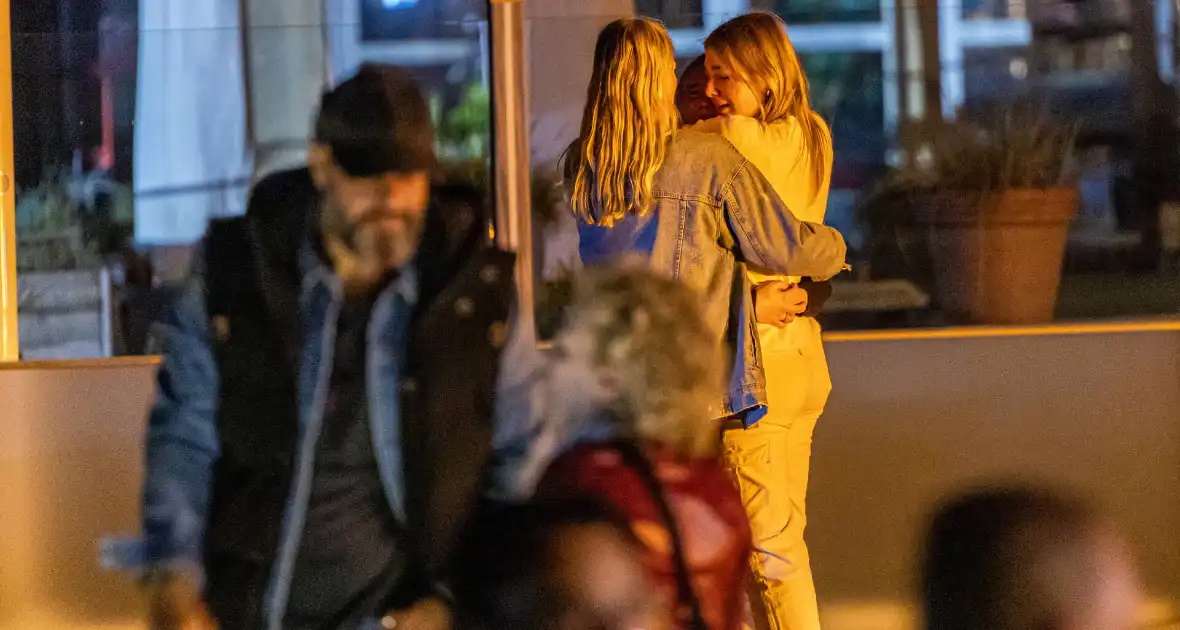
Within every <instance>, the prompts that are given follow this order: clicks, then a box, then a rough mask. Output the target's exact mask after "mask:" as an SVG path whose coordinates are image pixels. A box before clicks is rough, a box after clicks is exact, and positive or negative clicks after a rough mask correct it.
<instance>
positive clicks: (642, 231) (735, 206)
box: [579, 129, 846, 425]
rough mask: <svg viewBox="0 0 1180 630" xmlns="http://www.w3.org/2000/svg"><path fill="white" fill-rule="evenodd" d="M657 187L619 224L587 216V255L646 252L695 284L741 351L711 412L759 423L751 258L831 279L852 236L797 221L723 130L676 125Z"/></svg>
mask: <svg viewBox="0 0 1180 630" xmlns="http://www.w3.org/2000/svg"><path fill="white" fill-rule="evenodd" d="M653 193H654V194H653V197H654V203H653V206H652V207H651V208H649V209H648V211H647V212H644V213H641V214H637V215H631V216H628V217H627V218H626V219H624V220H622V221H620V222H618V223H616V224H615V225H614V226H613V227H610V228H608V227H603V226H600V225H596V224H588V223H584V222H582V223H580V225H579V253H580V254H581V258H582V262H583V264H587V265H592V264H595V263H598V262H603V261H607V260H611V259H614V258H617V257H619V256H624V255H638V256H641V257H646V258H648V259H649V261H650V264H651V266H652V267H653V268H655V269H657V270H661V271H664V272H666V273H668V274H669V275H671V276H672V277H674V278H678V279H680V280H682V281H684V282H685V283H687V284H688V285H689V286H691V287H693V288H695V289H697V290H698V291H699V292H700V294H701V310H702V311H703V314H704V316H705V320H706V321H707V322H708V323H709V324H710V325H711V326H712V328H713V330H715V331H716V333H717V337H718V340H719V341H722V340H723V341H724V342H725V343H726V344H728V346H729V347H730V348H731V349H732V351H733V353H734V366H733V372H732V377H731V379H730V383H729V391H728V392H727V395H726V398H725V400H724V401H721V404H720V405H719V409H716V410H710V411H711V415H714V416H717V417H721V416H734V415H740V416H742V417H743V418H744V419H745V421H746V423H747V425H749V424H753V423H754V422H757V421H758V419H760V418H761V416H762V415H764V413H765V408H766V383H765V376H764V375H763V373H762V359H761V356H760V355H761V349H760V347H759V344H758V335H757V328H756V321H755V318H754V308H753V299H752V294H751V290H752V287H751V285H750V281H749V279H748V278H747V276H746V273H745V265H746V263H749V264H751V265H755V266H757V267H759V268H762V269H767V270H770V271H772V272H775V273H780V274H785V275H791V276H813V277H821V278H827V277H831V276H834V275H836V274H837V273H839V272H840V270H841V268H842V267H843V266H844V257H845V253H846V250H845V244H844V239H843V237H841V236H840V233H839V232H837V231H836V230H834V229H832V228H830V227H827V226H825V225H821V224H818V223H808V222H804V221H800V220H799V219H797V218H796V217H795V215H794V214H792V213H791V209H790V208H788V207H787V206H786V204H785V203H783V201H782V199H780V198H779V196H778V195H777V194H775V192H774V190H773V188H772V187H771V186H770V183H769V182H767V180H766V178H765V177H763V176H762V174H761V173H759V172H758V169H757V168H755V167H754V166H753V165H752V164H751V163H750V162H749V161H748V160H746V159H745V158H744V157H742V155H741V154H740V153H738V151H737V150H736V149H735V148H734V147H733V145H731V144H730V143H729V141H727V140H725V139H724V138H722V137H720V136H716V135H711V134H704V133H700V132H697V131H692V130H687V129H686V130H681V131H680V132H678V133H677V134H676V135H675V136H674V137H673V139H672V140H671V141H670V142H669V145H668V151H667V157H666V158H665V160H664V164H663V166H662V167H661V168H660V170H659V172H657V173H656V178H655V187H654V191H653Z"/></svg>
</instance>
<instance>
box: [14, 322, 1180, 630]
mask: <svg viewBox="0 0 1180 630" xmlns="http://www.w3.org/2000/svg"><path fill="white" fill-rule="evenodd" d="M837 338H839V337H837ZM844 339H846V340H844V341H832V342H830V343H829V344H828V346H827V347H828V355H829V360H830V363H831V367H832V376H833V381H834V382H835V392H834V393H833V396H832V400H831V403H830V405H829V407H828V411H827V413H826V414H825V415H824V417H823V418H822V419H821V420H820V424H819V427H818V429H817V432H816V437H815V446H814V458H813V465H812V483H811V495H810V512H811V514H810V519H809V540H810V543H811V547H812V558H813V562H814V569H815V574H816V580H817V587H818V589H819V592H820V596H821V599H822V600H823V601H824V604H825V607H827V608H828V610H829V611H830V616H829V619H831V620H832V621H835V619H836V617H837V616H841V618H850V619H852V623H850V624H849V625H845V624H844V623H839V624H834V623H829V624H828V626H827V627H829V628H834V627H835V626H836V625H839V626H841V627H861V628H869V627H873V628H885V627H886V626H885V625H881V624H876V625H873V624H868V625H866V623H861V624H860V625H857V623H856V620H858V619H860V620H865V619H868V618H869V617H868V616H869V615H871V614H873V610H869V609H866V611H865V612H863V614H862V613H861V612H860V610H859V609H858V608H856V606H858V605H860V604H863V603H865V602H878V601H880V602H891V603H894V604H896V603H904V602H905V601H907V600H909V599H910V597H911V593H912V590H911V588H912V584H913V565H914V559H915V557H916V549H917V542H918V533H919V531H920V528H921V526H922V524H923V522H924V518H925V517H926V515H927V514H928V513H929V511H930V509H931V507H932V506H933V505H934V504H935V502H936V501H937V500H938V499H939V498H940V497H942V496H944V495H945V494H946V493H947V492H949V491H951V490H952V489H954V488H956V487H958V486H960V485H961V484H963V483H968V482H973V481H977V480H981V479H988V478H992V477H996V476H1003V477H1021V478H1028V479H1040V480H1047V481H1050V482H1053V483H1057V484H1062V485H1066V486H1069V487H1074V488H1077V489H1079V490H1081V491H1083V492H1087V493H1089V494H1090V495H1092V496H1094V497H1095V498H1096V499H1097V500H1098V501H1099V502H1100V503H1101V504H1102V505H1103V506H1105V507H1106V508H1108V509H1109V510H1110V511H1111V512H1112V513H1113V514H1114V516H1115V517H1116V519H1117V521H1118V522H1119V523H1120V525H1121V526H1122V527H1123V528H1124V529H1125V530H1126V531H1127V532H1128V534H1129V535H1130V537H1131V539H1132V541H1133V542H1134V544H1135V548H1136V549H1137V550H1138V552H1139V555H1140V561H1141V564H1142V567H1143V570H1144V575H1145V577H1146V579H1147V583H1148V585H1149V588H1150V589H1151V591H1152V593H1153V594H1155V595H1157V596H1161V597H1164V598H1165V599H1172V600H1180V536H1177V535H1176V532H1180V499H1177V498H1176V488H1178V487H1180V332H1166V331H1157V332H1125V333H1113V334H1083V335H1074V336H1037V335H1033V336H999V337H968V338H952V339H905V340H888V339H885V340H868V339H863V338H859V339H854V340H847V339H848V337H847V336H845V337H844ZM96 365H101V366H105V367H96ZM153 372H154V367H153V366H152V365H151V364H150V363H148V362H146V361H136V360H131V361H126V360H124V361H111V362H104V363H101V364H77V363H75V364H56V365H55V366H54V367H52V369H46V366H45V365H38V364H33V365H25V366H13V367H9V368H7V369H0V408H3V409H4V410H5V413H4V414H3V424H4V436H5V438H4V439H3V440H0V532H3V536H0V566H3V567H4V570H3V571H0V629H2V630H9V629H13V630H15V629H18V628H19V629H21V630H27V629H29V628H37V629H38V630H54V629H55V628H63V629H64V628H80V627H81V628H97V627H109V628H115V627H128V628H131V627H138V626H136V625H134V624H135V621H136V617H137V614H138V611H139V610H140V609H141V608H140V607H141V602H140V601H139V598H138V597H137V595H136V592H135V589H134V588H133V586H132V585H131V584H130V583H129V582H128V581H127V580H126V579H124V578H123V577H121V576H119V575H114V574H109V573H104V572H102V571H101V570H100V569H99V568H98V566H97V564H96V555H97V541H98V538H99V537H100V536H102V535H104V534H107V533H112V532H132V531H134V530H135V529H136V528H137V522H138V494H139V487H140V483H141V472H140V463H141V459H142V454H141V439H142V433H143V426H144V418H145V412H146V409H147V406H148V404H149V399H150V397H151V395H152V391H153V387H154V385H153V379H152V376H153Z"/></svg>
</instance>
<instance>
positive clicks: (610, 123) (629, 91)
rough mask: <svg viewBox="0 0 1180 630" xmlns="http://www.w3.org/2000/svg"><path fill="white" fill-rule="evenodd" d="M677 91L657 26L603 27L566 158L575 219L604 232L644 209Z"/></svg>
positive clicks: (621, 23)
mask: <svg viewBox="0 0 1180 630" xmlns="http://www.w3.org/2000/svg"><path fill="white" fill-rule="evenodd" d="M675 93H676V58H675V54H674V50H673V48H672V39H671V38H670V37H668V32H667V31H666V30H664V27H663V25H661V24H660V23H659V22H657V21H655V20H652V19H649V18H643V17H639V18H623V19H619V20H615V21H614V22H611V23H610V24H608V25H606V27H605V28H603V29H602V32H601V33H599V35H598V43H597V44H596V45H595V47H594V70H593V73H592V74H591V76H590V84H589V86H588V87H587V88H586V107H585V109H584V110H583V112H582V129H581V132H580V134H579V136H578V140H576V141H575V142H574V143H573V145H571V147H570V149H569V151H568V152H567V154H566V158H565V160H566V165H565V172H566V175H567V184H568V183H569V182H570V181H572V182H573V185H572V191H571V199H570V204H571V206H572V207H573V210H574V212H575V213H576V214H577V215H578V216H580V217H582V218H583V219H584V220H585V221H587V222H589V223H597V224H599V225H604V226H608V227H609V226H612V225H614V224H615V223H616V222H617V221H620V220H622V219H623V218H625V217H626V216H628V215H629V214H643V213H645V212H647V211H648V209H649V208H650V207H651V199H652V188H653V187H654V185H655V175H656V171H658V170H660V167H661V166H662V165H663V163H664V156H665V153H666V151H667V144H668V139H669V137H670V136H671V135H672V134H673V133H675V131H676V128H677V127H678V126H679V122H680V116H679V114H678V113H677V111H676V97H675Z"/></svg>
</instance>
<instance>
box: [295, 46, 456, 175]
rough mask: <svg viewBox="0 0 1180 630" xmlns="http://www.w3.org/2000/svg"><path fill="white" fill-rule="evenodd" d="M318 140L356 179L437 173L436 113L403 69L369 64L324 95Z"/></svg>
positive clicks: (318, 119) (316, 126) (318, 120)
mask: <svg viewBox="0 0 1180 630" xmlns="http://www.w3.org/2000/svg"><path fill="white" fill-rule="evenodd" d="M315 140H316V141H317V142H320V143H322V144H325V145H327V146H328V147H329V148H331V150H332V156H333V159H334V160H335V162H336V164H338V165H339V166H340V168H341V169H343V170H344V172H346V173H348V174H349V175H352V176H353V177H371V176H374V175H380V174H382V173H391V172H394V173H396V172H401V173H404V172H410V171H429V170H433V169H434V167H435V154H434V129H433V127H432V125H431V121H430V108H429V107H428V106H427V104H426V100H425V99H424V98H423V96H422V91H421V90H420V89H419V88H418V84H417V83H416V82H415V81H414V80H413V79H412V78H410V76H409V74H408V73H406V72H405V71H404V70H402V69H401V68H397V67H395V66H391V65H387V64H378V63H368V64H365V65H363V66H361V68H360V70H358V71H357V73H356V74H355V75H353V76H352V77H351V78H349V79H348V80H346V81H344V82H343V83H341V84H340V85H338V86H336V88H335V89H333V90H331V91H329V92H327V93H325V94H324V96H323V99H322V100H321V101H320V112H319V116H317V118H316V123H315Z"/></svg>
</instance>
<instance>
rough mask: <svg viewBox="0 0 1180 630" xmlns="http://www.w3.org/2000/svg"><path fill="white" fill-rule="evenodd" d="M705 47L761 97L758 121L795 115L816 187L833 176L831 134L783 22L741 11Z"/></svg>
mask: <svg viewBox="0 0 1180 630" xmlns="http://www.w3.org/2000/svg"><path fill="white" fill-rule="evenodd" d="M705 50H707V51H709V52H712V53H713V54H714V55H717V56H718V57H720V58H722V59H723V60H725V62H726V63H727V64H729V67H730V68H731V69H732V70H733V72H734V74H736V75H737V79H738V80H740V81H741V82H742V83H745V84H746V86H748V87H749V88H750V90H751V91H752V92H754V94H756V95H760V96H761V98H760V99H759V103H760V105H761V108H760V111H759V116H758V119H759V120H761V121H762V122H763V123H765V124H770V123H773V122H778V121H780V120H786V119H789V118H794V119H795V120H796V121H797V122H798V124H799V128H800V130H801V131H802V132H803V145H802V147H801V148H800V151H801V152H802V153H803V155H805V156H806V157H807V158H808V159H809V160H810V164H811V171H812V172H811V178H812V183H813V184H814V186H815V190H816V191H818V190H820V188H821V187H822V185H823V182H824V180H825V179H826V178H827V177H829V176H830V175H831V173H830V172H829V169H830V168H831V167H830V166H829V165H828V159H827V153H828V152H829V151H830V150H831V145H832V134H831V132H830V131H829V130H828V125H827V123H825V122H824V120H823V118H821V117H820V115H819V114H817V113H816V112H815V110H813V109H811V98H810V96H809V94H810V89H809V87H808V83H807V74H806V73H804V71H803V65H802V64H801V63H799V55H798V54H796V53H795V47H794V46H792V45H791V40H790V38H789V37H788V36H787V25H786V24H785V23H784V22H783V21H782V20H781V19H779V17H778V16H777V15H774V14H771V13H760V12H755V13H747V14H746V15H740V16H738V17H736V18H733V19H732V20H730V21H728V22H726V23H724V24H722V25H721V26H718V27H717V30H715V31H713V32H712V33H710V34H709V36H708V37H707V38H705ZM796 164H799V162H796Z"/></svg>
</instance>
